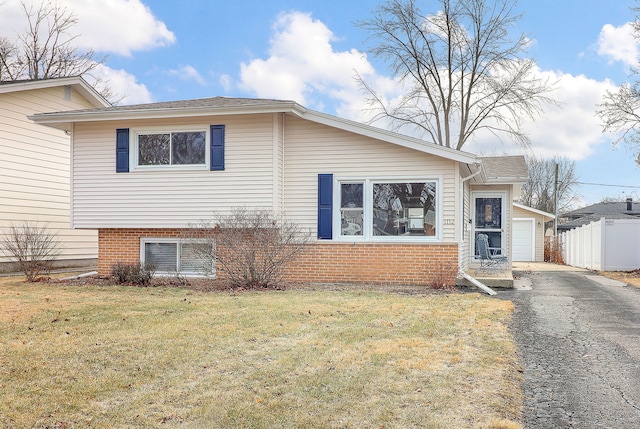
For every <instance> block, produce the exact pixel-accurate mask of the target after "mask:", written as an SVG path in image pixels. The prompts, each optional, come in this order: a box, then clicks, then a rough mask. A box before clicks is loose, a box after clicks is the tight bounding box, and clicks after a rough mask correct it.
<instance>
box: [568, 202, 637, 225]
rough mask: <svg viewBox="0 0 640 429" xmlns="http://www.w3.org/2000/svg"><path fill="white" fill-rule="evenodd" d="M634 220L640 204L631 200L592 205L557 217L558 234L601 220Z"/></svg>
mask: <svg viewBox="0 0 640 429" xmlns="http://www.w3.org/2000/svg"><path fill="white" fill-rule="evenodd" d="M603 217H604V218H607V219H634V218H640V203H637V202H635V203H634V202H633V200H632V199H631V198H627V200H626V201H615V202H604V203H597V204H592V205H590V206H587V207H583V208H581V209H577V210H573V211H570V212H567V213H564V214H562V215H559V216H558V232H564V231H568V230H571V229H574V228H578V227H580V226H583V225H588V224H590V223H591V222H597V221H599V220H600V219H602V218H603Z"/></svg>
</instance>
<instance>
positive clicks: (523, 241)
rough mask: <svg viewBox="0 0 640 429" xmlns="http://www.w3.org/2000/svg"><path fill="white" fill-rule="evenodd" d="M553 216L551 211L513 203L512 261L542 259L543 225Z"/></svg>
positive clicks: (538, 260) (540, 260)
mask: <svg viewBox="0 0 640 429" xmlns="http://www.w3.org/2000/svg"><path fill="white" fill-rule="evenodd" d="M554 218H555V216H554V215H553V214H551V213H547V212H543V211H541V210H536V209H534V208H531V207H527V206H523V205H522V204H516V203H514V204H513V217H512V232H513V233H512V243H511V244H512V253H511V259H512V260H513V261H514V262H543V261H544V233H545V227H544V226H545V223H546V222H549V221H550V220H553V219H554Z"/></svg>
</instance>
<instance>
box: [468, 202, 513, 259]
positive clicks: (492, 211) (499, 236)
mask: <svg viewBox="0 0 640 429" xmlns="http://www.w3.org/2000/svg"><path fill="white" fill-rule="evenodd" d="M504 201H505V194H504V193H496V192H491V193H489V192H487V193H485V192H474V193H473V206H472V207H473V210H474V211H473V213H474V214H473V222H472V224H473V230H474V231H473V243H472V245H473V249H474V253H473V254H474V256H476V257H477V255H478V246H477V244H476V242H477V237H478V234H486V235H487V237H489V247H492V248H496V249H501V250H497V251H496V252H495V253H496V254H504V253H505V252H506V242H505V238H506V235H505V227H506V224H505V221H506V219H505V206H504Z"/></svg>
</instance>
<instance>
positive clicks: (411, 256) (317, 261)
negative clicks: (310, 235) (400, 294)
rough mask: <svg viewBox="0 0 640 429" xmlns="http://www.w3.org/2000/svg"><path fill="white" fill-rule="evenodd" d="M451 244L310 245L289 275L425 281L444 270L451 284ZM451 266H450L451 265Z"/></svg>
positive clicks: (296, 277)
mask: <svg viewBox="0 0 640 429" xmlns="http://www.w3.org/2000/svg"><path fill="white" fill-rule="evenodd" d="M457 262H458V246H457V245H455V244H394V243H358V244H338V243H335V242H327V243H324V242H321V243H314V244H310V245H309V246H308V248H307V250H306V251H305V252H304V253H303V254H302V255H300V256H299V257H298V259H297V261H296V263H295V264H294V265H292V266H290V267H289V278H290V279H291V280H294V281H303V282H321V283H324V282H347V283H350V282H364V283H393V284H429V282H430V280H431V279H432V278H433V276H434V275H439V274H440V273H445V274H446V275H447V276H448V277H451V278H450V282H452V283H451V284H454V283H453V282H454V281H455V275H456V272H457V268H456V267H457ZM452 265H453V269H452V268H451V267H452Z"/></svg>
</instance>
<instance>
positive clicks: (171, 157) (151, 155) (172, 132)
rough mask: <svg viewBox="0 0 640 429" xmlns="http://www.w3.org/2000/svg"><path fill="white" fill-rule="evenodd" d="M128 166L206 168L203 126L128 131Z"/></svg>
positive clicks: (207, 145)
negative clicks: (129, 143)
mask: <svg viewBox="0 0 640 429" xmlns="http://www.w3.org/2000/svg"><path fill="white" fill-rule="evenodd" d="M132 139H133V142H132V143H133V148H134V150H132V151H131V156H133V159H132V161H133V162H132V165H133V166H134V168H137V169H158V168H174V169H194V168H196V169H197V168H206V167H207V159H208V157H209V143H208V142H209V133H208V131H207V127H206V126H203V127H199V126H197V127H189V128H185V129H180V128H172V129H156V128H154V129H138V130H134V132H133V133H132Z"/></svg>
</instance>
